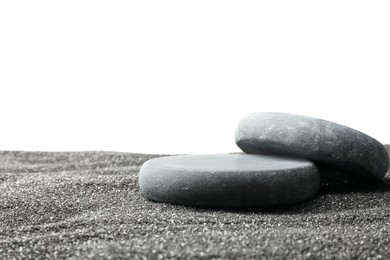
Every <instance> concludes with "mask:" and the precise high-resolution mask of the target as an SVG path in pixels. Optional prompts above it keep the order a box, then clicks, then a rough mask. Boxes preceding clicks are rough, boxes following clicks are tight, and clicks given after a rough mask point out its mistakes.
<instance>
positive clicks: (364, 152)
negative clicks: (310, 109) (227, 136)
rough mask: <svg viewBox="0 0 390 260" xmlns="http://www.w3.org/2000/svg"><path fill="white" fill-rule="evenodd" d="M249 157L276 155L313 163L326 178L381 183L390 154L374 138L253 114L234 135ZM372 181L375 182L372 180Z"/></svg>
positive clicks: (289, 117)
mask: <svg viewBox="0 0 390 260" xmlns="http://www.w3.org/2000/svg"><path fill="white" fill-rule="evenodd" d="M235 140H236V143H237V145H238V146H239V147H240V148H241V149H242V150H243V151H244V152H246V153H249V154H276V155H285V156H295V157H300V158H306V159H309V160H313V161H314V162H316V163H317V166H319V167H320V169H321V168H324V169H325V171H324V172H326V173H327V174H328V177H329V175H330V177H331V175H332V172H334V173H335V174H340V170H341V171H342V172H345V173H346V174H347V175H348V178H353V179H357V180H359V179H374V178H376V179H382V178H383V177H384V176H385V174H386V172H387V170H388V168H389V154H388V153H387V151H386V149H385V147H384V146H383V145H382V144H381V143H379V142H378V141H377V140H375V139H374V138H372V137H370V136H368V135H366V134H364V133H362V132H359V131H357V130H354V129H352V128H349V127H347V126H343V125H340V124H336V123H333V122H329V121H326V120H322V119H317V118H311V117H306V116H300V115H293V114H284V113H270V112H269V113H252V114H249V115H247V116H246V117H244V118H243V119H242V120H241V121H240V123H239V124H238V127H237V129H236V133H235ZM373 177H374V178H373Z"/></svg>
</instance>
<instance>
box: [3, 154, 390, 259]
mask: <svg viewBox="0 0 390 260" xmlns="http://www.w3.org/2000/svg"><path fill="white" fill-rule="evenodd" d="M153 157H157V156H152V155H142V154H126V153H113V152H74V153H71V152H68V153H49V152H0V259H10V258H14V259H22V258H23V259H47V258H70V259H88V258H93V259H124V258H131V259H162V258H168V259H169V258H173V259H177V258H181V259H226V258H227V259H229V258H231V259H233V258H242V259H244V258H245V259H251V258H255V259H272V258H276V259H280V258H290V259H292V258H297V259H312V258H322V259H341V258H344V259H345V258H355V259H367V258H371V259H389V258H390V177H389V174H388V175H387V176H386V178H385V180H384V181H383V182H382V183H379V184H370V185H369V186H366V187H363V186H361V185H360V186H357V187H355V186H353V185H348V184H339V185H333V186H329V185H328V186H322V187H321V189H320V193H319V194H318V195H317V196H316V197H315V198H314V199H312V200H309V201H306V202H304V203H301V204H297V205H292V206H288V207H279V208H266V209H246V210H229V209H202V208H193V207H183V206H177V205H169V204H163V203H155V202H152V201H149V200H147V199H145V198H143V197H142V196H141V195H140V193H139V189H138V182H137V175H138V171H139V169H140V166H141V165H142V163H143V162H144V161H145V160H147V159H150V158H153Z"/></svg>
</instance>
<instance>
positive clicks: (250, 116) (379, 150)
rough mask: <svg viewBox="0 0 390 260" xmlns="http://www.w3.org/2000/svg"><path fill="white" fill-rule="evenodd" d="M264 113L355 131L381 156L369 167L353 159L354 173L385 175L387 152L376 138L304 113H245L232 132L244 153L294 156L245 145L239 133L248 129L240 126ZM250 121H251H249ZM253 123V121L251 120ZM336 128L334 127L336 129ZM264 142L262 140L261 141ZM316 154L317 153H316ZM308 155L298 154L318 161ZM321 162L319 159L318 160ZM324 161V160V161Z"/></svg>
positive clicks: (366, 175)
mask: <svg viewBox="0 0 390 260" xmlns="http://www.w3.org/2000/svg"><path fill="white" fill-rule="evenodd" d="M265 114H268V115H270V114H274V115H277V116H289V117H296V118H302V119H304V120H313V122H314V120H315V121H317V122H321V124H322V127H324V128H326V127H331V128H332V127H334V128H336V127H337V128H339V129H342V130H343V131H350V132H353V133H355V134H356V135H357V136H359V137H363V138H365V139H366V140H369V142H370V145H371V146H372V147H371V148H373V149H374V150H375V154H377V155H378V156H379V157H381V158H377V160H375V158H371V159H370V160H368V161H369V167H366V165H362V164H361V162H360V161H358V160H353V162H352V163H350V166H351V168H355V170H356V175H359V176H360V177H363V178H367V179H373V178H374V179H376V180H382V179H383V178H384V176H385V175H386V173H387V172H388V170H389V160H390V159H389V153H388V152H387V150H386V147H385V146H384V145H383V144H382V143H380V142H379V141H378V140H376V139H375V138H373V137H371V136H369V135H367V134H365V133H362V132H360V131H358V130H356V129H353V128H351V127H348V126H345V125H342V124H339V123H335V122H332V121H328V120H325V119H321V118H315V117H309V116H304V115H298V114H290V113H281V112H254V113H249V114H247V115H245V116H244V117H243V118H242V119H241V120H240V121H239V123H238V124H237V127H236V129H235V133H234V138H235V142H236V144H237V146H238V147H239V148H240V149H241V150H242V151H243V152H245V153H248V154H267V153H268V154H275V155H287V156H296V155H294V153H293V152H291V153H285V152H278V151H277V150H272V149H268V150H267V151H260V149H259V148H258V147H257V148H253V146H256V143H253V142H252V143H251V144H250V146H252V147H251V148H248V147H245V146H246V144H245V142H249V141H248V140H247V139H248V138H243V134H242V133H240V131H241V132H244V131H245V130H246V131H248V129H245V128H244V129H241V128H242V126H243V125H244V124H248V121H249V122H250V121H256V120H258V117H259V115H265ZM250 123H251V122H250ZM252 124H253V122H252ZM337 128H336V129H337ZM263 143H264V142H263ZM269 143H270V145H271V146H272V143H277V142H275V141H274V142H272V141H271V142H269ZM345 144H348V142H345ZM349 146H350V148H351V149H350V150H352V149H353V148H354V147H353V145H351V144H349ZM289 148H291V146H289ZM294 149H299V150H300V151H301V152H302V153H303V154H304V153H305V147H299V148H297V147H294ZM327 152H328V153H329V154H331V152H330V151H327ZM316 155H318V154H316ZM316 155H315V156H310V155H305V156H300V158H305V159H308V160H313V161H318V158H317V156H316ZM368 155H369V156H371V157H374V156H372V153H371V151H370V153H369V154H368ZM338 161H339V162H340V165H337V163H336V160H335V166H336V167H338V166H340V167H341V168H344V167H343V166H342V160H338ZM373 161H382V162H384V163H383V164H382V166H383V167H381V168H377V166H378V165H373ZM319 162H321V161H319ZM325 163H326V162H325ZM360 169H361V170H363V171H364V172H365V173H364V172H362V171H361V170H360ZM350 176H351V177H352V178H353V174H351V175H350Z"/></svg>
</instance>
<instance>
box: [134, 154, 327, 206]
mask: <svg viewBox="0 0 390 260" xmlns="http://www.w3.org/2000/svg"><path fill="white" fill-rule="evenodd" d="M319 184H320V175H319V173H318V171H317V168H316V167H315V166H314V164H313V163H312V162H310V161H308V160H304V159H295V158H287V157H280V156H268V155H248V154H220V155H184V156H169V157H161V158H156V159H152V160H149V161H147V162H145V163H144V165H143V166H142V167H141V170H140V173H139V186H140V190H141V193H142V194H143V195H144V196H145V197H146V198H149V199H151V200H155V201H160V202H168V203H173V204H183V205H192V206H208V207H248V206H267V205H282V204H289V203H295V202H299V201H302V200H306V199H308V198H310V197H312V196H313V195H314V194H315V193H316V192H317V190H318V188H319Z"/></svg>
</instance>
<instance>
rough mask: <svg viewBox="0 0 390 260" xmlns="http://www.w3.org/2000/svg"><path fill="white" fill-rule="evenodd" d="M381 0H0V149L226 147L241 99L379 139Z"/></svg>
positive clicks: (389, 51) (388, 9)
mask: <svg viewBox="0 0 390 260" xmlns="http://www.w3.org/2000/svg"><path fill="white" fill-rule="evenodd" d="M389 86H390V2H389V1H340V0H338V1H226V0H224V1H210V0H207V1H199V0H198V1H184V0H180V1H96V0H95V1H80V0H77V1H70V0H67V1H1V2H0V120H1V121H0V122H1V124H0V149H1V150H54V151H62V150H68V151H79V150H111V151H125V152H141V153H217V152H234V151H238V148H236V146H235V143H234V138H233V136H234V129H235V127H236V124H237V122H238V121H239V119H240V118H241V117H242V116H243V115H245V114H246V113H248V112H253V111H280V112H289V113H298V114H304V115H308V116H315V117H321V118H324V119H328V120H333V121H335V122H338V123H342V124H345V125H348V126H351V127H353V128H356V129H358V130H360V131H363V132H365V133H367V134H369V135H372V136H373V137H375V138H377V139H378V140H379V141H381V142H384V143H389V142H390V120H389V103H390V102H389V101H390V100H389V96H388V94H387V93H388V92H387V91H388V89H389Z"/></svg>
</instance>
